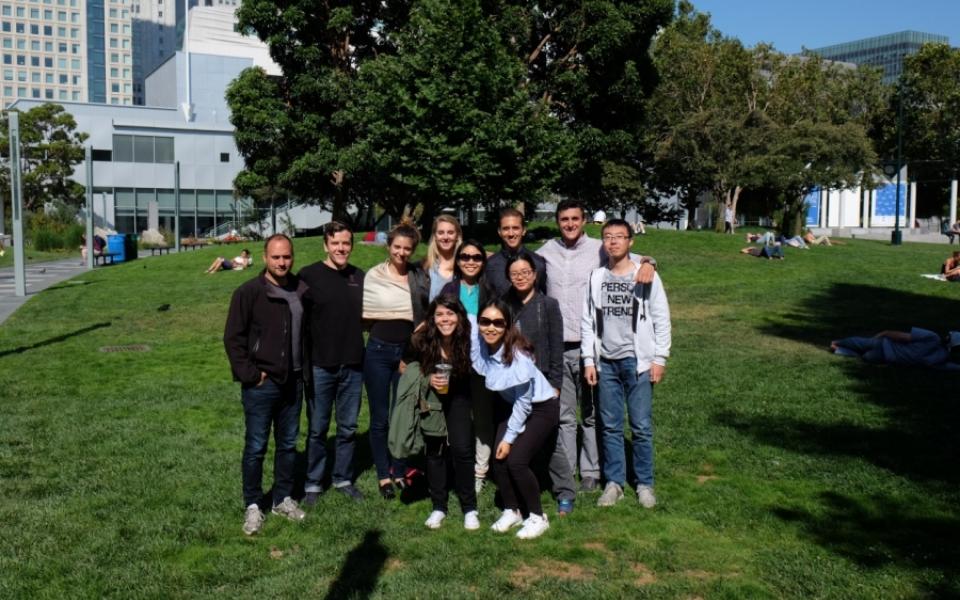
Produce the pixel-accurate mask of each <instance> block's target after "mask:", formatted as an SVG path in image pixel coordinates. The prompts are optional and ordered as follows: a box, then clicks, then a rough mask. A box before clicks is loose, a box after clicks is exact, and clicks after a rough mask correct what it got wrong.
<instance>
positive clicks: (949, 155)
mask: <svg viewBox="0 0 960 600" xmlns="http://www.w3.org/2000/svg"><path fill="white" fill-rule="evenodd" d="M901 101H902V102H903V124H902V128H903V158H904V160H905V161H906V162H907V163H908V164H909V166H910V172H911V178H919V179H922V180H926V181H936V182H938V183H942V182H945V181H947V180H949V179H954V178H956V177H957V171H958V169H960V49H957V48H951V47H949V46H948V45H946V44H926V45H924V46H923V47H922V48H921V49H920V51H919V52H917V53H916V54H912V55H910V56H908V57H906V58H905V59H904V65H903V74H902V75H901V76H900V79H899V81H898V82H897V84H896V87H895V90H894V93H892V94H890V95H889V100H888V102H889V104H888V109H887V110H886V111H885V113H883V114H882V115H881V116H880V118H879V119H878V121H877V125H878V132H877V137H878V138H879V142H880V145H881V148H882V152H883V155H884V156H885V157H886V158H894V157H895V156H896V147H897V111H898V103H899V102H901ZM936 208H937V210H938V211H939V209H940V207H939V206H937V207H936Z"/></svg>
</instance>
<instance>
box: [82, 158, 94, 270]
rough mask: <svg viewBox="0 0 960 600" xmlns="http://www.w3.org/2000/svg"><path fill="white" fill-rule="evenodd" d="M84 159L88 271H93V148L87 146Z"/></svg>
mask: <svg viewBox="0 0 960 600" xmlns="http://www.w3.org/2000/svg"><path fill="white" fill-rule="evenodd" d="M84 159H85V160H86V163H87V165H86V166H87V210H86V213H87V236H86V237H87V270H92V269H93V261H94V260H96V258H95V257H94V256H93V236H94V233H93V216H94V211H93V150H92V146H87V149H86V152H85V153H84Z"/></svg>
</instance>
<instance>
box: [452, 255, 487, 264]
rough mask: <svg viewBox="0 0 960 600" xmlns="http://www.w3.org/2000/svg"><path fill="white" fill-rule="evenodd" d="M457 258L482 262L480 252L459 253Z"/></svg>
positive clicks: (464, 260)
mask: <svg viewBox="0 0 960 600" xmlns="http://www.w3.org/2000/svg"><path fill="white" fill-rule="evenodd" d="M457 260H462V261H463V262H483V255H482V254H460V255H459V256H457Z"/></svg>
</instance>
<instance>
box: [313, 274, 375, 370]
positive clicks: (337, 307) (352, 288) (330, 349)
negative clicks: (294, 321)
mask: <svg viewBox="0 0 960 600" xmlns="http://www.w3.org/2000/svg"><path fill="white" fill-rule="evenodd" d="M300 279H302V280H303V282H304V283H306V284H307V286H308V287H309V292H308V293H307V296H308V298H309V299H310V304H311V311H310V320H309V323H310V325H309V327H308V330H309V331H310V336H311V338H312V340H313V344H312V349H311V352H310V354H311V361H312V364H313V366H315V367H339V366H341V365H351V366H356V365H361V364H363V327H362V317H363V271H362V270H360V269H358V268H356V267H354V266H353V265H347V267H346V268H345V269H343V270H337V269H333V268H331V267H328V266H327V265H326V264H325V263H323V262H316V263H314V264H312V265H309V266H306V267H304V268H302V269H300Z"/></svg>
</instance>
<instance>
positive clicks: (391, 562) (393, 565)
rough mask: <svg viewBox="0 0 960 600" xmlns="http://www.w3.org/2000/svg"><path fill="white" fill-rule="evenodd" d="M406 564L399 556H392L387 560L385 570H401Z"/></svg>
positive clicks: (390, 571)
mask: <svg viewBox="0 0 960 600" xmlns="http://www.w3.org/2000/svg"><path fill="white" fill-rule="evenodd" d="M405 566H407V565H406V563H404V562H403V561H402V560H400V559H399V558H391V559H388V560H387V564H386V566H384V569H383V570H384V571H386V572H387V573H393V572H394V571H399V570H400V569H402V568H404V567H405Z"/></svg>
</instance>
